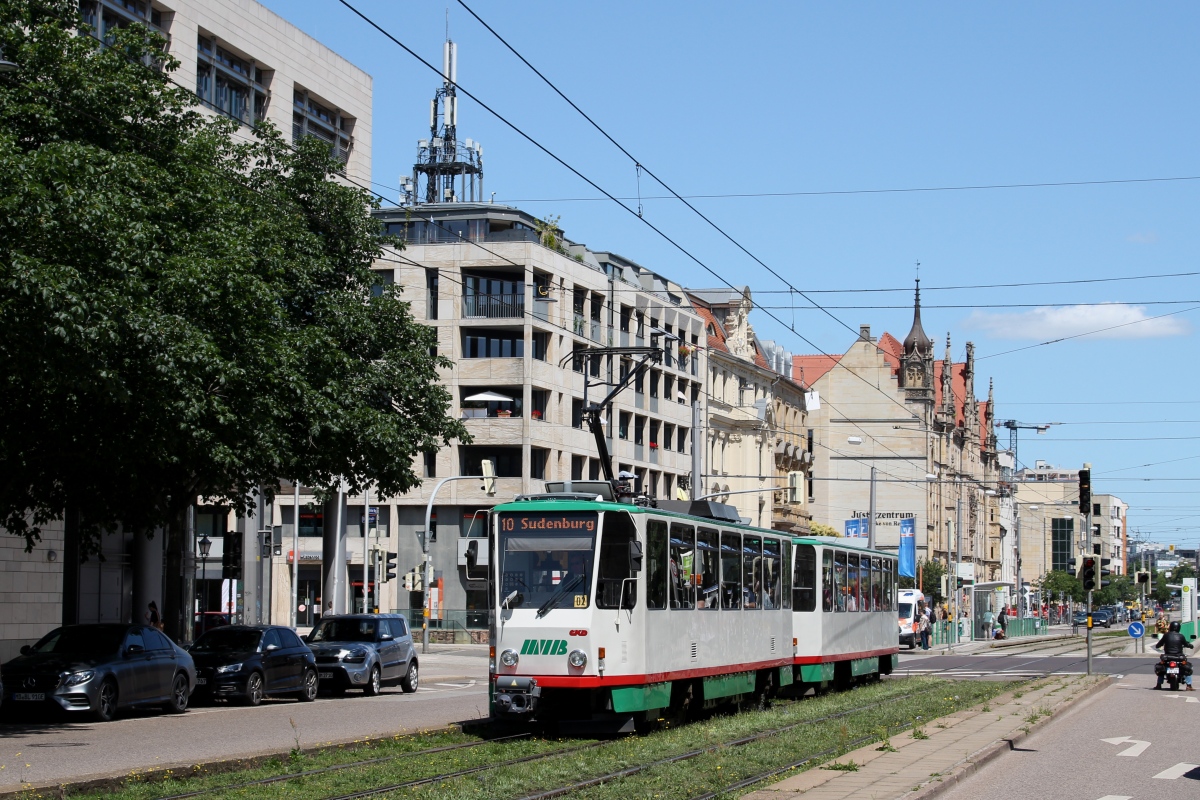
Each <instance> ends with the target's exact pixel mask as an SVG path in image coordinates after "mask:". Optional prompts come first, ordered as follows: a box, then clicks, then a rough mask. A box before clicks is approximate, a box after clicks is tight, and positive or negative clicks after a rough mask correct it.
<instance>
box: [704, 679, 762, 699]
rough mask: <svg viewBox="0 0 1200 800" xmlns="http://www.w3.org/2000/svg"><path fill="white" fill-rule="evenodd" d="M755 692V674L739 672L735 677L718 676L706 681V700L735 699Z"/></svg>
mask: <svg viewBox="0 0 1200 800" xmlns="http://www.w3.org/2000/svg"><path fill="white" fill-rule="evenodd" d="M753 691H754V673H753V672H738V673H736V674H734V675H716V676H714V677H711V678H705V679H704V699H705V700H715V699H717V698H718V697H733V696H734V695H739V694H749V693H751V692H753Z"/></svg>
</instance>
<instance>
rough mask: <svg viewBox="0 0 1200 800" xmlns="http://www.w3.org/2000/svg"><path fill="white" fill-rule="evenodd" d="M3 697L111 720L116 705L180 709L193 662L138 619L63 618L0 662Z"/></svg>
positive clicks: (191, 682) (20, 704) (185, 701)
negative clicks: (85, 621) (90, 621)
mask: <svg viewBox="0 0 1200 800" xmlns="http://www.w3.org/2000/svg"><path fill="white" fill-rule="evenodd" d="M2 673H3V682H4V685H5V686H6V687H7V692H8V695H7V697H5V700H6V701H7V702H11V703H12V705H14V706H16V707H17V708H21V707H25V708H38V707H42V708H47V707H53V706H57V707H59V708H62V709H63V710H65V711H71V712H91V713H92V714H94V715H95V716H96V718H97V719H99V720H101V721H105V722H106V721H108V720H111V719H112V718H113V717H115V716H116V715H117V711H118V710H120V709H122V708H128V707H132V706H161V707H162V708H163V710H164V711H169V712H173V713H181V712H184V711H187V707H188V698H189V697H190V696H191V694H192V689H194V688H195V686H196V669H195V667H194V666H193V664H192V657H191V656H190V655H188V654H187V651H186V650H184V649H183V648H181V647H179V646H178V645H176V644H175V643H173V642H172V641H171V640H170V639H168V638H167V637H166V636H164V635H163V634H161V633H159V631H157V630H156V629H154V628H150V627H146V626H143V625H119V624H100V625H67V626H65V627H62V628H57V629H55V630H53V631H51V632H50V633H48V634H46V635H45V636H43V637H42V639H41V640H40V641H39V642H38V643H37V644H35V645H32V646H30V645H26V646H24V647H22V648H21V655H20V656H18V657H17V658H14V659H13V660H12V661H9V662H8V663H7V664H5V665H4V667H3V668H2Z"/></svg>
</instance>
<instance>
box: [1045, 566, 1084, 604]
mask: <svg viewBox="0 0 1200 800" xmlns="http://www.w3.org/2000/svg"><path fill="white" fill-rule="evenodd" d="M1038 589H1039V590H1040V591H1041V592H1042V598H1043V602H1049V601H1050V599H1051V598H1055V597H1058V596H1060V595H1066V596H1067V597H1069V598H1071V599H1072V600H1074V601H1075V602H1077V603H1078V602H1082V601H1083V598H1084V597H1085V596H1086V595H1087V593H1086V592H1084V591H1083V582H1082V581H1081V580H1079V578H1076V577H1074V576H1072V575H1070V574H1068V573H1066V572H1064V571H1062V570H1060V569H1055V570H1051V571H1050V572H1047V573H1046V574H1045V575H1043V576H1042V579H1041V581H1040V582H1039V583H1038Z"/></svg>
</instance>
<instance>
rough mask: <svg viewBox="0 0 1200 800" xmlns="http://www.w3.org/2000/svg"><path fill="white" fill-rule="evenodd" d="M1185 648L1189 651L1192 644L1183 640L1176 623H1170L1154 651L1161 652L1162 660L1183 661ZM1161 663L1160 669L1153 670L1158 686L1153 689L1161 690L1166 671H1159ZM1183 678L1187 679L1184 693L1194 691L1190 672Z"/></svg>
mask: <svg viewBox="0 0 1200 800" xmlns="http://www.w3.org/2000/svg"><path fill="white" fill-rule="evenodd" d="M1185 647H1186V648H1188V649H1189V650H1191V649H1192V643H1191V642H1189V641H1188V640H1187V639H1186V638H1184V636H1183V634H1182V633H1180V632H1179V622H1178V621H1176V622H1172V623H1171V625H1170V627H1169V628H1168V629H1167V632H1166V633H1164V634H1163V635H1162V636H1161V637H1160V638H1159V640H1158V643H1157V644H1155V645H1154V649H1155V650H1162V651H1163V653H1162V657H1163V658H1164V659H1166V658H1174V659H1178V660H1180V661H1183V660H1184V655H1183V648H1185ZM1161 661H1162V659H1160V669H1157V670H1155V672H1158V685H1157V686H1155V687H1154V688H1155V689H1161V688H1162V683H1163V678H1165V677H1166V672H1167V671H1166V669H1161ZM1185 677H1186V679H1187V681H1186V682H1187V687H1186V688H1185V691H1188V692H1192V691H1195V689H1194V688H1193V687H1192V682H1191V674H1190V670H1189V671H1188V673H1187V674H1186V676H1185Z"/></svg>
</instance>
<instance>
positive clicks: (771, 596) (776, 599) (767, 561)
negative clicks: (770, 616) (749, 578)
mask: <svg viewBox="0 0 1200 800" xmlns="http://www.w3.org/2000/svg"><path fill="white" fill-rule="evenodd" d="M781 558H782V553H781V550H780V547H779V540H778V539H763V561H762V563H763V589H764V591H765V593H766V599H765V600H764V601H763V608H783V598H782V597H781V596H780V595H781V593H782V591H783V575H782V573H783V569H782V568H781V567H780V559H781Z"/></svg>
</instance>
